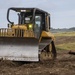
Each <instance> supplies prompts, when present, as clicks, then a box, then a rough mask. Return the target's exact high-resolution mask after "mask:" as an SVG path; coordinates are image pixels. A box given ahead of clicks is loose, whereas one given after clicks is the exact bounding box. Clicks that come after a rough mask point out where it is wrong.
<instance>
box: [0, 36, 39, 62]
mask: <svg viewBox="0 0 75 75" xmlns="http://www.w3.org/2000/svg"><path fill="white" fill-rule="evenodd" d="M0 58H3V59H4V60H13V61H38V60H39V58H38V40H37V39H34V38H16V37H0Z"/></svg>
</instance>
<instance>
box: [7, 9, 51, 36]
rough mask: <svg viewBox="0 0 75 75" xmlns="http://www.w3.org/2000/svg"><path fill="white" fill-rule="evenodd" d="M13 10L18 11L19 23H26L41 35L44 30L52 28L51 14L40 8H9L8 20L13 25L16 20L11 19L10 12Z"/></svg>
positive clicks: (28, 27)
mask: <svg viewBox="0 0 75 75" xmlns="http://www.w3.org/2000/svg"><path fill="white" fill-rule="evenodd" d="M10 10H13V11H15V12H17V13H18V25H26V26H27V29H32V30H33V31H34V32H35V33H36V34H38V35H37V36H39V37H40V35H41V32H42V31H49V29H50V14H49V13H47V12H45V11H43V10H41V9H38V8H9V9H8V12H7V20H8V22H9V23H10V24H11V25H14V22H12V21H10V20H9V12H10Z"/></svg>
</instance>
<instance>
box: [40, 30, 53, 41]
mask: <svg viewBox="0 0 75 75" xmlns="http://www.w3.org/2000/svg"><path fill="white" fill-rule="evenodd" d="M42 37H49V38H52V39H53V40H54V35H53V34H52V33H51V32H47V31H42V34H41V37H40V40H39V42H40V41H41V39H42Z"/></svg>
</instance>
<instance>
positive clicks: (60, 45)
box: [56, 43, 75, 50]
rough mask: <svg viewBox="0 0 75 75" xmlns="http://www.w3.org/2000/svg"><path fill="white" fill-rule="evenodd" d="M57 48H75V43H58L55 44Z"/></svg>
mask: <svg viewBox="0 0 75 75" xmlns="http://www.w3.org/2000/svg"><path fill="white" fill-rule="evenodd" d="M56 48H57V49H58V50H75V43H67V44H65V43H64V44H59V45H56Z"/></svg>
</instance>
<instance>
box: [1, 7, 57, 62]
mask: <svg viewBox="0 0 75 75" xmlns="http://www.w3.org/2000/svg"><path fill="white" fill-rule="evenodd" d="M12 11H13V12H15V13H17V17H18V22H17V23H16V24H15V23H14V22H13V21H11V20H10V13H11V12H12ZM13 15H14V14H13ZM13 15H12V16H13ZM15 18H16V16H14V19H15ZM7 21H8V24H7V28H0V59H3V60H12V61H29V62H38V61H40V60H51V59H55V58H56V56H57V52H56V48H55V44H54V40H55V38H54V35H53V34H52V33H51V32H50V14H49V13H48V12H46V11H44V10H41V9H39V8H17V7H11V8H9V9H8V10H7Z"/></svg>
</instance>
